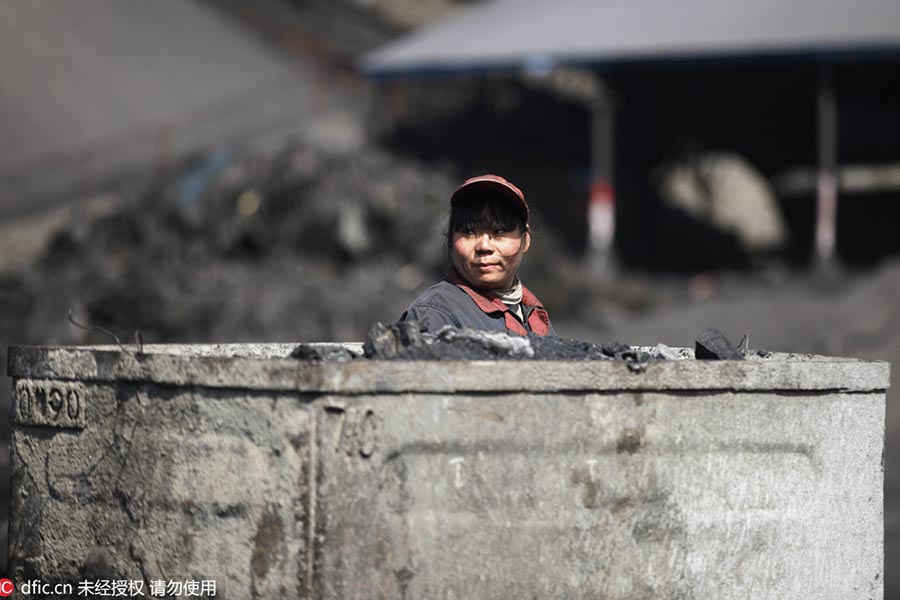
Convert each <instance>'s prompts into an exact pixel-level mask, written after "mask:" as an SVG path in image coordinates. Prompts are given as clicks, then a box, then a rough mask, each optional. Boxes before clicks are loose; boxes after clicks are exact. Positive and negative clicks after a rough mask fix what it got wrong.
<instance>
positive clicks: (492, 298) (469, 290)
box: [447, 267, 550, 335]
mask: <svg viewBox="0 0 900 600" xmlns="http://www.w3.org/2000/svg"><path fill="white" fill-rule="evenodd" d="M447 281H449V282H450V283H452V284H453V285H455V286H456V287H458V288H459V289H461V290H462V291H464V292H465V293H466V294H467V295H468V296H469V298H471V299H472V300H473V301H474V302H475V304H476V305H478V308H480V309H481V310H482V312H484V313H487V314H491V313H497V312H500V313H503V319H504V322H505V323H506V328H507V329H509V330H510V331H513V332H515V333H518V334H519V335H528V331H527V330H526V329H525V327H523V326H522V323H520V322H519V320H518V319H517V318H516V317H515V316H514V315H513V314H512V312H511V311H510V310H509V307H508V306H507V305H506V304H504V303H503V301H502V300H500V298H498V297H497V295H496V294H494V293H493V292H491V291H490V290H484V289H480V288H473V287H472V286H470V285H469V284H468V283H466V281H465V280H464V279H463V278H462V276H461V275H460V274H459V271H457V270H456V267H451V270H450V276H449V277H447ZM522 305H523V306H524V307H525V310H524V311H523V313H524V314H525V316H526V322H527V323H528V326H529V327H530V328H531V331H533V332H534V333H536V334H538V335H547V334H548V333H549V332H550V316H549V315H548V314H547V311H546V310H545V309H544V306H543V305H542V304H541V301H540V300H538V297H537V296H535V295H534V294H532V293H531V290H529V289H528V288H527V287H525V284H522Z"/></svg>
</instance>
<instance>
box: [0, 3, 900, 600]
mask: <svg viewBox="0 0 900 600" xmlns="http://www.w3.org/2000/svg"><path fill="white" fill-rule="evenodd" d="M0 141H2V143H3V150H2V152H0V346H2V349H3V352H4V353H5V350H6V347H7V346H9V345H22V344H76V343H77V344H82V343H108V342H109V341H110V339H109V338H108V337H106V336H105V335H103V334H101V333H99V332H97V331H87V330H84V329H81V328H79V327H76V326H75V325H73V324H72V323H70V321H69V320H68V319H67V311H68V310H69V308H71V309H72V315H73V319H74V320H75V321H77V322H79V323H82V324H85V325H90V326H96V327H103V328H105V329H107V330H109V331H110V332H112V333H113V334H114V335H116V336H118V337H119V338H120V339H121V340H122V341H123V342H124V343H130V342H132V340H133V337H134V334H135V332H136V331H140V332H141V335H142V336H143V339H144V341H145V342H147V343H158V342H250V341H257V342H300V341H358V340H361V339H363V338H364V336H365V334H366V332H367V331H368V329H369V327H370V326H371V324H372V323H373V322H375V321H382V322H393V321H394V320H396V318H397V317H398V316H399V314H400V313H401V312H402V311H403V309H404V308H405V307H406V306H407V304H408V303H409V301H410V300H412V299H413V298H414V297H415V296H416V295H418V293H419V292H421V291H422V290H423V289H424V288H425V287H427V286H428V285H430V284H431V283H433V282H434V281H436V280H437V279H440V278H441V277H442V276H443V275H444V273H445V271H446V265H445V262H444V257H443V255H442V243H443V229H444V227H445V226H446V221H445V218H446V213H447V210H448V208H449V206H448V202H447V201H448V198H449V195H450V193H451V192H452V191H453V189H455V187H456V186H457V185H458V184H459V183H460V182H462V181H463V180H464V179H465V178H467V177H469V176H472V175H476V174H481V173H484V172H493V173H498V174H501V175H503V176H505V177H507V178H508V179H510V180H511V181H513V182H514V183H516V184H517V185H519V186H520V187H521V188H522V189H523V190H524V192H525V194H526V197H527V198H528V200H529V203H530V205H531V207H532V210H533V214H534V217H533V221H534V222H533V229H534V240H533V245H532V250H531V251H530V252H529V254H528V256H527V258H526V260H525V262H524V263H523V270H522V274H523V279H524V280H525V281H526V282H527V284H528V286H529V287H530V288H532V289H533V290H535V292H536V293H537V294H538V295H539V296H540V298H541V299H542V300H543V301H544V304H545V305H546V306H547V308H548V310H549V312H550V314H551V315H552V318H553V321H554V324H555V326H556V329H557V331H558V332H559V333H560V334H561V335H562V336H564V337H569V338H575V339H581V340H587V341H592V342H611V341H622V342H626V343H630V344H641V345H645V344H646V345H651V344H656V343H658V342H662V343H665V344H668V345H671V346H693V342H694V339H695V338H696V336H697V335H698V334H699V333H700V331H701V330H702V329H703V328H704V327H706V326H715V327H718V328H719V329H721V330H722V331H723V332H724V333H725V334H726V335H727V336H729V337H730V338H731V339H733V340H734V341H735V342H737V340H739V339H740V338H741V336H742V335H744V334H748V335H749V339H750V345H751V346H752V347H754V348H765V349H768V350H774V351H795V352H811V353H821V354H829V355H840V356H851V357H858V358H864V359H878V360H887V361H890V362H891V363H892V364H893V366H894V368H895V369H897V368H900V235H898V232H897V231H896V228H897V224H898V222H900V219H898V217H900V3H898V2H896V0H860V2H856V3H847V2H841V1H838V0H797V1H795V2H791V3H784V2H781V1H775V0H755V1H754V2H749V1H742V0H682V1H681V2H678V3H674V2H669V1H666V0H632V1H631V2H620V1H617V0H594V1H588V0H559V1H557V2H541V1H539V0H482V1H475V0H468V1H467V0H417V1H415V2H411V1H409V0H217V1H216V2H212V1H202V0H156V1H154V2H145V1H142V0H81V1H80V2H77V3H74V2H71V3H60V2H53V1H51V0H9V1H6V2H3V3H0ZM0 383H2V386H0V390H2V394H0V401H2V403H3V406H4V410H5V411H6V413H7V414H9V389H10V380H9V378H8V377H6V376H5V370H4V375H3V380H2V382H0ZM898 402H900V386H895V389H893V390H891V391H890V392H889V394H888V409H887V430H886V453H885V474H886V477H885V540H886V557H885V561H886V567H887V568H886V570H885V585H886V596H885V597H886V598H900V571H898V570H892V569H891V568H890V567H891V565H898V564H900V405H898ZM9 434H10V425H9V422H8V421H7V420H3V421H2V427H0V442H2V448H3V451H2V452H0V467H2V470H3V473H6V474H8V452H7V451H6V448H7V446H8V440H9ZM2 481H3V493H2V495H0V497H2V502H3V505H2V507H0V514H2V515H3V518H4V519H5V514H6V506H7V497H8V475H4V476H3V478H2ZM3 529H4V530H5V526H4V527H3ZM4 536H5V533H4ZM0 541H2V544H0V546H2V548H3V552H4V553H5V548H6V544H5V537H4V539H3V540H0ZM5 562H6V561H5V557H4V560H2V565H3V568H2V570H3V571H5Z"/></svg>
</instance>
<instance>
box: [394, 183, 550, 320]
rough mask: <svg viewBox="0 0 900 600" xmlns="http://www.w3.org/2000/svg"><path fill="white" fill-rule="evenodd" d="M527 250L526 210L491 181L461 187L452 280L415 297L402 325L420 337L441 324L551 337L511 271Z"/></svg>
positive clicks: (450, 236) (451, 231)
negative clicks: (412, 323) (414, 324)
mask: <svg viewBox="0 0 900 600" xmlns="http://www.w3.org/2000/svg"><path fill="white" fill-rule="evenodd" d="M530 246H531V234H530V232H529V229H528V203H526V202H525V195H524V194H522V191H521V190H520V189H519V188H517V187H516V186H514V185H513V184H512V183H510V182H508V181H507V180H506V179H504V178H502V177H499V176H497V175H481V176H479V177H473V178H472V179H469V180H467V181H466V182H465V183H463V184H462V186H460V187H459V189H457V190H456V191H455V192H453V195H452V196H451V197H450V220H449V224H448V228H447V252H448V254H449V256H450V262H451V263H452V266H451V269H450V276H449V277H448V278H447V279H444V280H443V281H439V282H438V283H436V284H434V285H433V286H431V287H430V288H428V289H427V290H425V292H424V293H423V294H422V295H421V296H419V297H418V298H416V299H415V300H414V301H413V303H412V304H410V306H409V308H407V309H406V311H405V312H404V313H403V315H401V317H400V320H401V321H406V320H416V321H419V322H420V323H421V324H422V326H423V327H424V329H425V331H429V332H432V333H433V332H435V331H437V330H438V329H440V328H442V327H445V326H447V325H452V326H454V327H471V328H474V329H483V330H490V331H509V332H512V333H517V334H519V335H527V334H528V333H536V334H538V335H556V334H555V332H554V331H553V326H552V325H551V324H550V316H549V315H548V314H547V311H546V310H545V309H544V307H543V306H542V305H541V301H540V300H538V299H537V297H536V296H535V295H534V294H532V293H531V291H530V290H529V289H528V288H526V287H525V286H524V285H522V282H521V281H519V278H518V277H517V276H516V271H517V270H518V268H519V265H520V264H521V262H522V256H523V255H524V254H525V253H526V252H528V248H529V247H530Z"/></svg>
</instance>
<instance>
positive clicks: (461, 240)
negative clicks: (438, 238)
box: [451, 229, 531, 290]
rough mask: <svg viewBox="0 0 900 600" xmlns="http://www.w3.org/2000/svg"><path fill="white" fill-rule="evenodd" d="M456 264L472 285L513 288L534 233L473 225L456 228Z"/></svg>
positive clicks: (454, 255)
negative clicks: (466, 229) (462, 229)
mask: <svg viewBox="0 0 900 600" xmlns="http://www.w3.org/2000/svg"><path fill="white" fill-rule="evenodd" d="M452 241H453V243H452V252H451V254H452V256H453V266H454V267H456V270H457V271H458V272H459V274H460V275H462V277H463V279H465V280H466V281H467V282H468V283H469V284H470V285H472V286H473V287H477V288H483V289H489V290H498V289H506V288H510V287H512V285H513V281H515V278H516V270H517V269H518V268H519V263H521V262H522V255H523V254H525V253H526V252H528V248H529V246H530V245H531V236H530V235H529V234H528V231H523V230H521V229H516V230H512V231H506V230H503V229H470V230H468V231H455V232H453V240H452Z"/></svg>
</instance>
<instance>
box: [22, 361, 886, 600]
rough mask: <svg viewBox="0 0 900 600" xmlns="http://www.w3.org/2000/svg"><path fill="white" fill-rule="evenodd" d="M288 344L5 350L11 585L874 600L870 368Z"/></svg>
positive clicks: (874, 411)
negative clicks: (339, 349) (333, 358)
mask: <svg viewBox="0 0 900 600" xmlns="http://www.w3.org/2000/svg"><path fill="white" fill-rule="evenodd" d="M290 349H291V346H287V345H264V346H253V345H244V346H238V345H231V346H149V347H146V348H145V349H144V352H142V353H137V352H131V351H122V350H120V349H118V348H110V347H57V348H50V347H23V348H13V349H11V350H10V355H9V356H10V358H9V372H10V375H12V376H13V377H14V422H15V426H14V432H13V441H12V486H13V498H12V509H11V510H12V518H11V523H10V567H11V578H12V579H13V581H14V582H18V581H26V580H33V579H39V580H41V581H44V582H70V583H76V584H77V582H78V581H81V580H101V579H106V580H116V579H118V580H123V579H127V580H142V581H144V582H145V585H149V583H150V582H151V581H155V580H181V581H185V580H197V581H199V580H214V581H215V582H216V591H217V596H216V597H219V598H229V599H232V598H233V599H244V598H254V597H259V598H327V599H331V598H347V599H353V598H410V599H412V598H416V599H425V598H427V599H451V598H452V599H456V600H460V599H464V598H473V599H475V598H477V599H504V600H506V599H509V598H541V599H547V598H565V599H573V598H585V599H588V598H591V599H594V598H609V599H626V598H629V599H631V598H697V599H706V598H742V599H744V598H801V597H802V598H835V599H847V598H881V597H882V596H883V592H882V572H883V564H882V563H883V512H882V481H883V464H882V461H883V458H882V456H883V454H882V451H883V445H884V411H885V390H886V388H887V387H888V379H889V366H888V365H887V364H886V363H882V362H863V361H857V360H849V359H839V358H827V357H821V356H797V355H779V354H775V355H773V356H771V357H770V358H766V359H754V360H747V361H694V360H679V361H660V362H654V363H651V364H650V365H649V366H647V368H645V369H643V370H639V371H633V370H631V369H629V368H628V366H627V365H626V364H624V363H621V362H615V361H594V362H574V361H568V362H556V361H497V362H494V361H469V362H433V361H427V362H401V361H365V360H359V361H352V362H345V363H337V362H335V363H315V362H300V361H296V360H292V359H287V358H283V357H284V356H286V355H287V354H288V353H289V352H290ZM144 593H145V595H149V594H148V593H147V588H145V590H144Z"/></svg>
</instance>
